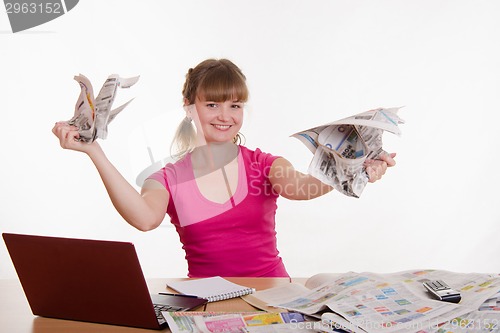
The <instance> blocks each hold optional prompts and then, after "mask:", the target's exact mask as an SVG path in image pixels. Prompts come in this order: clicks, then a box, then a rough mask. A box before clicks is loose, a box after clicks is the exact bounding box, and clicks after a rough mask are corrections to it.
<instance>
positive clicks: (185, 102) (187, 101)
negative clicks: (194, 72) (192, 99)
mask: <svg viewBox="0 0 500 333" xmlns="http://www.w3.org/2000/svg"><path fill="white" fill-rule="evenodd" d="M188 105H189V100H188V99H187V98H184V106H188Z"/></svg>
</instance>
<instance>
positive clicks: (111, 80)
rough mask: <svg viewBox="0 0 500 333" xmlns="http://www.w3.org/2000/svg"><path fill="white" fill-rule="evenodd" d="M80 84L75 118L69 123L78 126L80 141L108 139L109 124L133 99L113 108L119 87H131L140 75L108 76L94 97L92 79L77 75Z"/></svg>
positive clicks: (89, 141) (76, 78) (90, 141)
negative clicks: (128, 76) (125, 76)
mask: <svg viewBox="0 0 500 333" xmlns="http://www.w3.org/2000/svg"><path fill="white" fill-rule="evenodd" d="M74 79H75V80H76V81H77V82H78V83H79V85H80V88H81V90H80V95H79V96H78V100H77V102H76V104H75V112H74V115H73V118H71V119H70V120H69V121H68V124H70V125H74V126H76V127H77V128H78V133H79V134H80V141H83V142H88V143H92V142H93V141H95V140H96V139H97V138H101V139H106V138H107V136H108V124H109V123H110V122H111V121H112V120H113V119H114V118H115V117H116V115H118V113H120V112H121V111H122V110H123V109H125V107H127V105H128V104H129V103H130V102H131V101H132V100H129V101H128V102H126V103H125V104H123V105H121V106H119V107H117V108H115V109H113V110H111V107H112V106H113V102H114V100H115V97H116V91H117V89H118V88H130V87H131V86H133V85H134V84H135V83H136V82H137V81H138V80H139V77H138V76H136V77H132V78H122V77H120V76H119V75H117V74H112V75H110V76H108V78H107V79H106V81H105V82H104V84H103V86H102V87H101V90H100V91H99V94H98V95H97V97H96V98H94V91H93V88H92V84H91V83H90V80H89V79H88V78H87V77H85V76H84V75H82V74H80V75H78V76H75V77H74Z"/></svg>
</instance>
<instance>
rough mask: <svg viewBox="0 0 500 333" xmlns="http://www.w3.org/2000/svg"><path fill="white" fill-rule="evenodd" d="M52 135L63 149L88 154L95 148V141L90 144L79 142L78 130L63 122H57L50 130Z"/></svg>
mask: <svg viewBox="0 0 500 333" xmlns="http://www.w3.org/2000/svg"><path fill="white" fill-rule="evenodd" d="M52 133H54V135H55V136H57V138H58V139H59V144H60V145H61V147H62V148H64V149H71V150H76V151H81V152H84V153H87V154H88V153H89V152H90V151H91V150H92V149H93V148H94V147H95V146H97V143H96V142H95V141H94V142H93V143H91V144H89V143H87V142H83V141H80V140H79V138H80V134H79V133H78V128H77V127H76V126H73V125H69V124H68V123H67V122H65V121H59V122H57V123H56V124H55V125H54V127H53V128H52Z"/></svg>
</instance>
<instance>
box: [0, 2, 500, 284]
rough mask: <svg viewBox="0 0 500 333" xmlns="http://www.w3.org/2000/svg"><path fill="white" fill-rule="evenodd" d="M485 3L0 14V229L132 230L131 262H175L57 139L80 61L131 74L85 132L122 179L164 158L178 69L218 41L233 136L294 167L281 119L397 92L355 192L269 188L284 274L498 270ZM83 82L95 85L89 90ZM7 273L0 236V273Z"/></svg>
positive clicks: (372, 102) (110, 5) (158, 5)
mask: <svg viewBox="0 0 500 333" xmlns="http://www.w3.org/2000/svg"><path fill="white" fill-rule="evenodd" d="M499 17H500V2H499V1H496V0H490V1H487V0H474V1H472V0H470V1H458V0H453V1H451V0H450V1H442V0H439V1H436V0H406V1H403V0H382V1H374V0H366V1H362V0H345V1H339V0H336V1H335V0H316V1H291V0H251V1H250V0H249V1H234V0H225V1H215V0H210V1H207V0H203V1H202V0H200V1H192V0H182V1H180V0H178V1H160V0H158V1H153V0H147V1H124V0H116V1H110V0H107V1H98V0H81V1H80V3H79V4H78V5H77V6H76V7H75V8H74V9H73V10H71V11H70V12H68V13H67V14H66V15H64V16H62V17H60V18H58V19H55V20H54V21H51V22H48V23H46V24H44V25H41V26H38V27H35V28H33V29H30V30H28V31H26V32H21V33H16V34H13V33H12V32H11V30H10V26H9V22H8V18H7V15H6V14H5V12H4V11H3V9H2V12H1V13H0V96H1V99H0V101H1V103H0V112H1V117H0V120H1V129H0V144H1V151H0V153H1V162H0V175H1V185H0V187H1V189H2V190H1V191H0V231H1V232H17V233H30V234H41V235H52V236H67V237H78V238H94V239H109V240H124V241H132V242H134V243H135V245H136V248H137V251H138V254H139V257H140V260H141V263H142V266H143V270H144V273H145V275H146V276H147V277H182V276H185V275H186V267H187V266H186V263H185V260H184V253H183V251H182V249H181V246H180V243H179V240H178V236H177V234H176V233H175V230H174V229H173V228H172V227H170V226H169V222H168V219H166V220H165V222H164V224H163V225H162V226H161V227H160V228H158V229H156V230H154V231H151V232H147V233H142V232H140V231H137V230H135V229H133V228H132V227H130V226H129V225H128V224H126V223H125V222H124V221H123V220H122V219H121V217H120V216H119V215H118V213H116V211H115V210H114V208H113V206H112V204H111V202H110V200H109V198H108V197H107V194H106V191H105V189H104V187H103V185H102V183H101V181H100V178H99V176H98V174H97V172H96V170H95V168H94V167H93V165H92V164H91V162H90V160H89V159H88V157H87V156H85V155H83V154H80V153H77V152H73V151H66V150H63V149H61V148H60V147H59V144H58V141H57V139H56V138H55V137H54V136H53V134H52V133H51V128H52V126H53V124H54V122H55V121H58V120H68V119H69V118H71V116H72V114H73V108H74V103H75V101H76V99H77V96H78V94H79V91H80V89H79V86H78V84H77V83H76V82H75V81H73V76H74V75H75V74H78V73H82V74H84V75H86V76H87V77H89V78H90V79H91V81H92V82H93V83H94V85H95V89H96V90H98V89H99V88H100V86H101V84H102V83H103V82H104V80H105V79H106V77H107V76H108V75H109V74H111V73H118V74H120V75H122V76H124V77H127V76H133V75H141V79H140V81H139V82H138V84H137V85H136V86H134V87H133V88H131V89H130V90H126V91H124V90H120V91H119V92H118V100H117V101H116V104H115V105H116V106H117V105H119V103H120V102H123V101H125V100H128V99H129V98H131V97H136V99H135V100H134V101H133V102H132V104H131V105H130V106H129V107H128V108H127V109H125V111H123V112H122V113H121V114H120V115H119V116H118V117H117V118H116V119H115V120H114V122H113V123H112V124H111V126H110V135H109V138H108V140H106V141H101V144H102V146H103V148H104V149H105V151H106V152H107V154H108V156H109V158H110V160H111V161H112V162H113V163H114V164H115V165H116V166H117V168H118V169H119V170H120V171H121V172H122V174H123V175H124V176H125V177H126V178H127V179H128V180H129V181H130V182H132V183H135V178H136V176H137V175H138V174H139V173H140V172H141V171H142V170H143V169H144V168H146V167H148V165H149V164H150V163H151V161H150V158H149V155H148V153H147V146H150V147H151V149H152V152H153V155H154V158H155V159H156V160H160V159H163V158H165V157H167V156H168V153H169V146H170V142H171V138H172V136H173V133H174V130H175V128H176V127H177V124H178V123H179V122H180V121H181V119H182V117H183V113H182V109H181V108H180V107H181V104H182V97H181V88H182V84H183V82H184V75H185V73H186V71H187V70H188V68H189V67H192V66H195V65H196V64H197V63H199V62H200V61H202V60H204V59H206V58H209V57H216V58H220V57H225V58H229V59H231V60H233V61H234V62H235V63H236V64H237V65H239V66H240V67H241V68H242V70H243V71H244V73H245V74H246V76H247V79H248V84H249V87H250V92H251V97H250V101H249V107H248V111H247V114H246V120H245V121H246V122H245V125H244V127H243V130H242V131H243V133H244V134H245V136H246V138H247V141H246V145H247V146H248V147H249V148H252V149H254V148H256V147H259V148H261V149H262V150H263V151H266V152H270V153H272V154H275V155H282V156H284V157H286V158H288V159H289V160H290V161H291V162H292V163H293V164H294V165H295V166H296V168H298V169H300V170H302V171H306V170H307V166H308V163H309V161H310V159H311V157H312V155H311V154H310V152H309V151H308V150H307V149H306V148H305V146H303V145H302V144H301V143H300V142H299V141H298V140H296V139H293V138H290V137H289V135H291V134H293V133H295V132H297V131H299V130H302V129H305V128H309V127H313V126H316V125H320V124H323V123H327V122H330V121H333V120H337V119H340V118H344V117H347V116H350V115H352V114H355V113H360V112H363V111H366V110H369V109H373V108H376V107H393V106H405V107H404V108H403V109H402V110H401V111H400V116H401V117H402V118H403V119H404V120H405V121H406V124H404V125H402V126H401V128H402V130H403V136H402V137H396V136H394V135H392V134H390V133H386V134H385V135H384V147H385V149H386V150H388V151H391V152H392V151H394V152H397V153H398V156H397V162H398V164H397V166H396V167H395V168H392V169H390V170H389V171H388V173H387V174H386V176H385V177H384V178H383V180H382V181H380V182H377V183H375V184H369V185H368V186H367V188H365V191H364V193H363V196H362V197H361V198H360V199H353V198H348V197H344V196H343V195H341V194H339V193H330V194H328V195H326V196H325V197H322V198H319V199H316V200H313V201H309V202H291V201H287V200H286V199H280V201H279V209H278V213H277V217H276V219H277V225H278V226H277V229H278V246H279V249H280V251H281V255H282V256H283V258H284V261H285V264H286V266H287V268H288V271H289V273H290V274H291V275H292V276H305V277H307V276H310V275H312V274H315V273H319V272H345V271H349V270H353V271H375V272H394V271H400V270H405V269H412V268H440V269H447V270H452V271H460V272H473V271H475V272H500V260H498V254H499V252H500V242H499V241H498V234H499V231H500V225H499V224H500V210H499V204H500V200H499V199H498V194H497V188H498V187H499V185H500V180H499V170H498V164H499V163H498V162H499V157H498V148H497V147H498V141H497V140H496V138H497V133H498V128H497V126H496V124H495V123H496V122H498V121H499V116H498V115H499V106H500V50H499V45H500V20H499ZM96 93H97V92H96ZM14 277H15V271H14V268H13V266H12V264H11V262H10V259H9V257H8V254H7V251H6V249H5V246H4V244H3V242H2V243H1V245H0V278H14Z"/></svg>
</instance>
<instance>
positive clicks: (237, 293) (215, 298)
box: [207, 288, 255, 302]
mask: <svg viewBox="0 0 500 333" xmlns="http://www.w3.org/2000/svg"><path fill="white" fill-rule="evenodd" d="M254 292H255V288H245V289H242V290H239V291H233V292H229V293H225V294H220V295H214V296H209V297H207V300H208V302H217V301H223V300H226V299H230V298H236V297H241V296H245V295H249V294H252V293H254Z"/></svg>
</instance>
